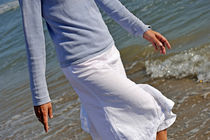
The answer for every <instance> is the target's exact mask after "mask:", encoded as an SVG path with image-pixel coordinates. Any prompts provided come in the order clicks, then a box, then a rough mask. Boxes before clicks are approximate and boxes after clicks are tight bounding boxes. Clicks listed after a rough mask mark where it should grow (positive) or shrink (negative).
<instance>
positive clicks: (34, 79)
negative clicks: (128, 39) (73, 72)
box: [19, 0, 149, 106]
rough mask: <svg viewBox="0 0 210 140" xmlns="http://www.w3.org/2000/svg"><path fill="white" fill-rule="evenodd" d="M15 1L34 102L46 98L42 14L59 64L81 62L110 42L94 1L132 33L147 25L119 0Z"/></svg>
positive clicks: (141, 30) (41, 102)
mask: <svg viewBox="0 0 210 140" xmlns="http://www.w3.org/2000/svg"><path fill="white" fill-rule="evenodd" d="M19 3H20V7H21V12H22V19H23V29H24V35H25V41H26V50H27V58H28V68H29V75H30V88H31V92H32V99H33V104H34V106H37V105H41V104H44V103H47V102H49V101H50V97H49V93H48V89H47V82H46V77H45V70H46V52H45V38H44V33H43V25H42V18H44V19H45V21H46V24H47V28H48V31H49V34H50V36H51V38H52V40H53V42H54V45H55V49H56V54H57V58H58V60H59V63H60V66H61V67H67V66H70V65H73V64H77V63H80V62H84V61H85V60H87V59H89V58H91V57H93V56H96V55H98V54H100V53H103V52H104V51H105V50H107V49H108V48H110V47H111V46H112V45H113V44H114V41H113V38H112V36H111V35H110V33H109V31H108V28H107V26H106V24H105V23H104V21H103V19H102V16H101V13H100V11H99V9H98V7H97V5H98V6H100V7H101V8H102V9H103V10H104V11H105V12H106V13H107V14H108V15H109V16H110V17H112V18H113V19H114V20H115V21H116V22H117V23H119V24H120V25H121V26H122V27H123V28H125V29H126V30H127V31H128V32H130V33H131V34H133V35H134V36H141V37H142V35H143V33H144V32H145V31H147V30H148V29H149V26H148V25H145V24H144V23H143V22H142V21H141V20H139V19H138V18H137V17H135V16H134V15H133V14H132V13H130V12H129V11H128V10H127V9H126V8H125V7H124V6H123V5H122V4H121V3H120V1H119V0H19Z"/></svg>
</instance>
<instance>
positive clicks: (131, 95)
mask: <svg viewBox="0 0 210 140" xmlns="http://www.w3.org/2000/svg"><path fill="white" fill-rule="evenodd" d="M62 70H63V72H64V74H65V76H66V77H67V79H68V80H69V82H70V84H71V85H72V87H73V88H74V90H75V91H76V93H77V94H78V96H79V98H80V100H81V110H80V119H81V126H82V128H83V130H85V131H86V132H88V133H90V135H91V136H92V138H93V140H155V139H156V134H157V132H158V131H161V130H164V129H166V128H168V127H169V126H171V125H172V124H173V123H174V121H175V119H176V115H175V114H173V113H172V111H171V110H172V108H173V105H174V102H173V101H171V100H170V99H168V98H166V97H165V96H163V95H162V94H161V92H160V91H158V90H157V89H155V88H153V87H152V86H150V85H148V84H136V83H134V82H133V81H131V80H130V79H128V78H127V76H126V73H125V70H124V67H123V64H122V61H121V58H120V53H119V51H118V50H117V48H116V47H115V45H113V46H112V47H111V48H110V49H108V50H107V51H105V52H103V53H102V54H100V55H98V56H95V57H93V58H91V59H89V60H87V61H85V62H83V63H80V64H76V65H71V66H69V67H66V68H62Z"/></svg>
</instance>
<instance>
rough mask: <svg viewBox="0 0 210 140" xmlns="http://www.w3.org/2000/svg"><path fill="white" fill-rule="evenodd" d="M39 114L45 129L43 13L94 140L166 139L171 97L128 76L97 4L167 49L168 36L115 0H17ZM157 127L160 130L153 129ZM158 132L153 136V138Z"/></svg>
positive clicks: (47, 102)
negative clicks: (151, 27)
mask: <svg viewBox="0 0 210 140" xmlns="http://www.w3.org/2000/svg"><path fill="white" fill-rule="evenodd" d="M19 3H20V7H21V12H22V19H23V27H24V34H25V40H26V50H27V56H28V57H27V58H28V66H29V74H30V88H31V92H32V99H33V105H34V110H35V113H36V116H37V118H38V119H39V121H40V122H42V123H43V125H44V128H45V131H46V132H47V131H48V129H49V128H48V116H49V117H50V118H53V115H52V105H51V102H50V101H51V100H50V98H49V94H48V89H47V84H46V77H45V67H46V57H45V55H46V54H45V41H44V33H43V26H42V17H43V18H44V19H45V21H46V24H47V28H48V31H49V34H50V36H51V38H52V40H53V42H54V44H55V48H56V53H57V57H58V60H59V63H60V66H61V68H62V70H63V72H64V74H65V76H66V77H67V79H68V80H69V81H70V83H71V85H72V87H73V88H74V90H75V91H76V93H77V94H78V96H79V98H80V100H81V103H82V107H81V121H82V127H83V129H84V130H85V131H87V132H89V133H90V134H91V136H92V138H93V139H94V140H100V139H102V140H122V139H126V140H143V139H148V140H151V139H156V138H157V139H162V140H164V139H166V138H167V136H166V128H168V127H169V126H170V125H172V124H173V122H174V121H175V118H176V116H175V114H173V113H172V112H171V109H172V107H173V104H174V103H173V102H172V101H171V100H169V99H167V98H166V97H165V96H163V95H162V94H161V93H160V92H159V91H158V90H156V89H155V88H153V87H151V86H149V85H144V84H139V85H137V84H135V83H134V82H132V81H131V80H129V79H128V78H127V77H126V74H125V70H124V68H123V65H122V62H121V59H120V54H119V51H118V50H117V49H116V47H115V45H114V41H113V38H112V37H111V35H110V33H109V31H108V28H107V26H106V25H105V23H104V21H103V19H102V17H101V14H100V12H99V9H98V7H97V5H98V6H100V7H101V8H102V9H103V10H104V11H105V12H106V13H107V14H108V15H109V16H111V17H112V18H113V19H114V20H115V21H116V22H117V23H119V24H120V25H121V26H122V27H124V28H125V29H126V30H127V31H128V32H130V33H131V34H133V35H134V36H137V37H138V36H139V37H142V36H143V37H144V38H145V39H147V40H148V41H150V42H151V43H152V44H153V46H154V47H155V48H156V49H157V50H160V53H162V54H165V53H166V49H165V46H167V47H168V48H170V44H169V43H168V41H167V40H166V39H165V38H164V37H163V36H162V35H161V34H159V33H157V32H155V31H153V30H151V29H150V28H149V26H148V25H145V24H144V23H143V22H142V21H140V20H139V19H138V18H136V17H135V16H134V15H133V14H132V13H130V12H129V11H128V10H127V9H126V8H125V7H124V6H123V5H122V4H121V3H120V2H119V0H95V1H94V0H51V1H49V0H19ZM157 132H158V133H157ZM156 133H157V137H156Z"/></svg>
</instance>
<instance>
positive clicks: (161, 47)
mask: <svg viewBox="0 0 210 140" xmlns="http://www.w3.org/2000/svg"><path fill="white" fill-rule="evenodd" d="M154 42H155V44H156V46H157V47H158V48H159V49H160V53H163V54H164V50H165V49H164V46H163V44H162V43H161V42H160V41H159V40H158V39H156V38H155V39H154Z"/></svg>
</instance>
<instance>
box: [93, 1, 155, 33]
mask: <svg viewBox="0 0 210 140" xmlns="http://www.w3.org/2000/svg"><path fill="white" fill-rule="evenodd" d="M95 2H96V3H97V5H98V6H99V7H101V9H103V10H104V11H105V12H106V13H107V14H108V15H109V16H110V17H111V18H113V19H114V20H115V21H116V22H117V23H118V24H120V25H121V26H122V27H123V28H124V29H126V30H127V31H128V32H129V33H131V34H133V35H134V36H136V37H137V36H141V37H142V36H143V33H144V32H145V31H147V30H148V29H150V28H151V27H150V26H149V25H145V24H144V23H143V22H142V21H141V20H140V19H138V18H137V17H136V16H135V15H133V14H132V13H131V12H130V11H129V10H128V9H127V8H126V7H125V6H124V5H122V3H121V2H120V1H119V0H95Z"/></svg>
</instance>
